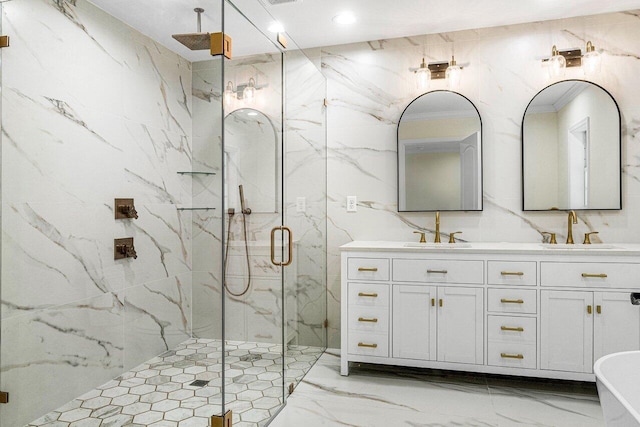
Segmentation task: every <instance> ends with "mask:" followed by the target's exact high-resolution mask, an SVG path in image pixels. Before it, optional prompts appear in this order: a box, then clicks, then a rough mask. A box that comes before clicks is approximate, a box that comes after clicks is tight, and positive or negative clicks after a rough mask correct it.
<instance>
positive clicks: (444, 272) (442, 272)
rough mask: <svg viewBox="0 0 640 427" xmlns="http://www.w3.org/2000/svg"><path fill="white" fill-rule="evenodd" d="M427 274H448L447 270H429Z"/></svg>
mask: <svg viewBox="0 0 640 427" xmlns="http://www.w3.org/2000/svg"><path fill="white" fill-rule="evenodd" d="M427 273H435V274H447V270H427Z"/></svg>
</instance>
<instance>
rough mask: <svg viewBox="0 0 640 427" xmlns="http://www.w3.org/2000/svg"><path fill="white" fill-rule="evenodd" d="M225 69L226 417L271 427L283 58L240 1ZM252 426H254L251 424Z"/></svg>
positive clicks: (279, 306)
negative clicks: (242, 7)
mask: <svg viewBox="0 0 640 427" xmlns="http://www.w3.org/2000/svg"><path fill="white" fill-rule="evenodd" d="M224 32H225V34H227V35H229V36H230V37H232V39H233V57H232V59H225V60H224V64H223V82H224V92H223V95H222V98H223V105H224V125H223V144H222V145H223V150H222V156H223V161H222V175H223V181H224V184H223V194H224V196H223V210H222V212H223V215H224V230H225V231H224V233H223V238H222V243H223V261H222V263H223V270H224V274H223V289H224V291H223V310H224V325H223V330H224V332H223V341H224V372H223V376H224V401H225V405H224V410H225V411H228V410H231V411H232V412H233V422H234V424H235V423H243V424H242V425H264V423H266V422H267V421H268V420H269V419H270V418H271V417H272V416H273V415H275V414H276V413H277V411H278V410H279V409H280V407H281V406H282V405H283V403H284V375H283V370H284V368H283V360H284V358H283V356H284V344H285V342H286V341H287V339H289V337H287V336H285V329H284V313H285V312H284V307H285V301H284V298H283V274H286V273H285V272H286V271H287V269H289V268H291V264H293V263H294V260H293V259H292V256H293V247H292V246H291V244H290V243H289V238H290V236H291V234H290V233H289V232H288V230H287V229H286V228H285V227H283V206H282V203H283V192H282V180H283V175H282V165H283V155H282V153H283V149H282V123H283V121H282V120H283V119H282V86H283V85H282V60H283V58H282V53H281V51H280V50H279V49H278V48H277V47H276V46H275V45H274V43H273V42H272V41H271V40H270V39H269V38H268V37H266V36H265V35H264V34H263V33H262V32H261V31H260V30H259V29H258V28H256V27H255V26H254V25H253V24H252V23H251V22H250V21H249V20H248V19H247V18H246V17H245V16H244V15H243V14H242V13H241V12H240V11H239V10H238V9H236V8H235V6H234V5H233V4H232V3H231V2H227V3H226V4H225V12H224ZM244 423H246V424H244Z"/></svg>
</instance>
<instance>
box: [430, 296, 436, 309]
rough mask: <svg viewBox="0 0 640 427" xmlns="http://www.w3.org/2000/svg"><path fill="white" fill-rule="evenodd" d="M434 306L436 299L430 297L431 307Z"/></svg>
mask: <svg viewBox="0 0 640 427" xmlns="http://www.w3.org/2000/svg"><path fill="white" fill-rule="evenodd" d="M435 306H436V299H435V298H431V307H435Z"/></svg>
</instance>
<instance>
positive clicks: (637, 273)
mask: <svg viewBox="0 0 640 427" xmlns="http://www.w3.org/2000/svg"><path fill="white" fill-rule="evenodd" d="M638 277H640V264H630V263H609V262H607V263H605V262H542V263H541V265H540V284H541V285H542V286H571V287H587V288H588V287H594V288H637V287H638V280H637V278H638Z"/></svg>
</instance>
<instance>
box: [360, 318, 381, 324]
mask: <svg viewBox="0 0 640 427" xmlns="http://www.w3.org/2000/svg"><path fill="white" fill-rule="evenodd" d="M358 322H370V323H378V319H376V318H373V319H367V318H366V317H358Z"/></svg>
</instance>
